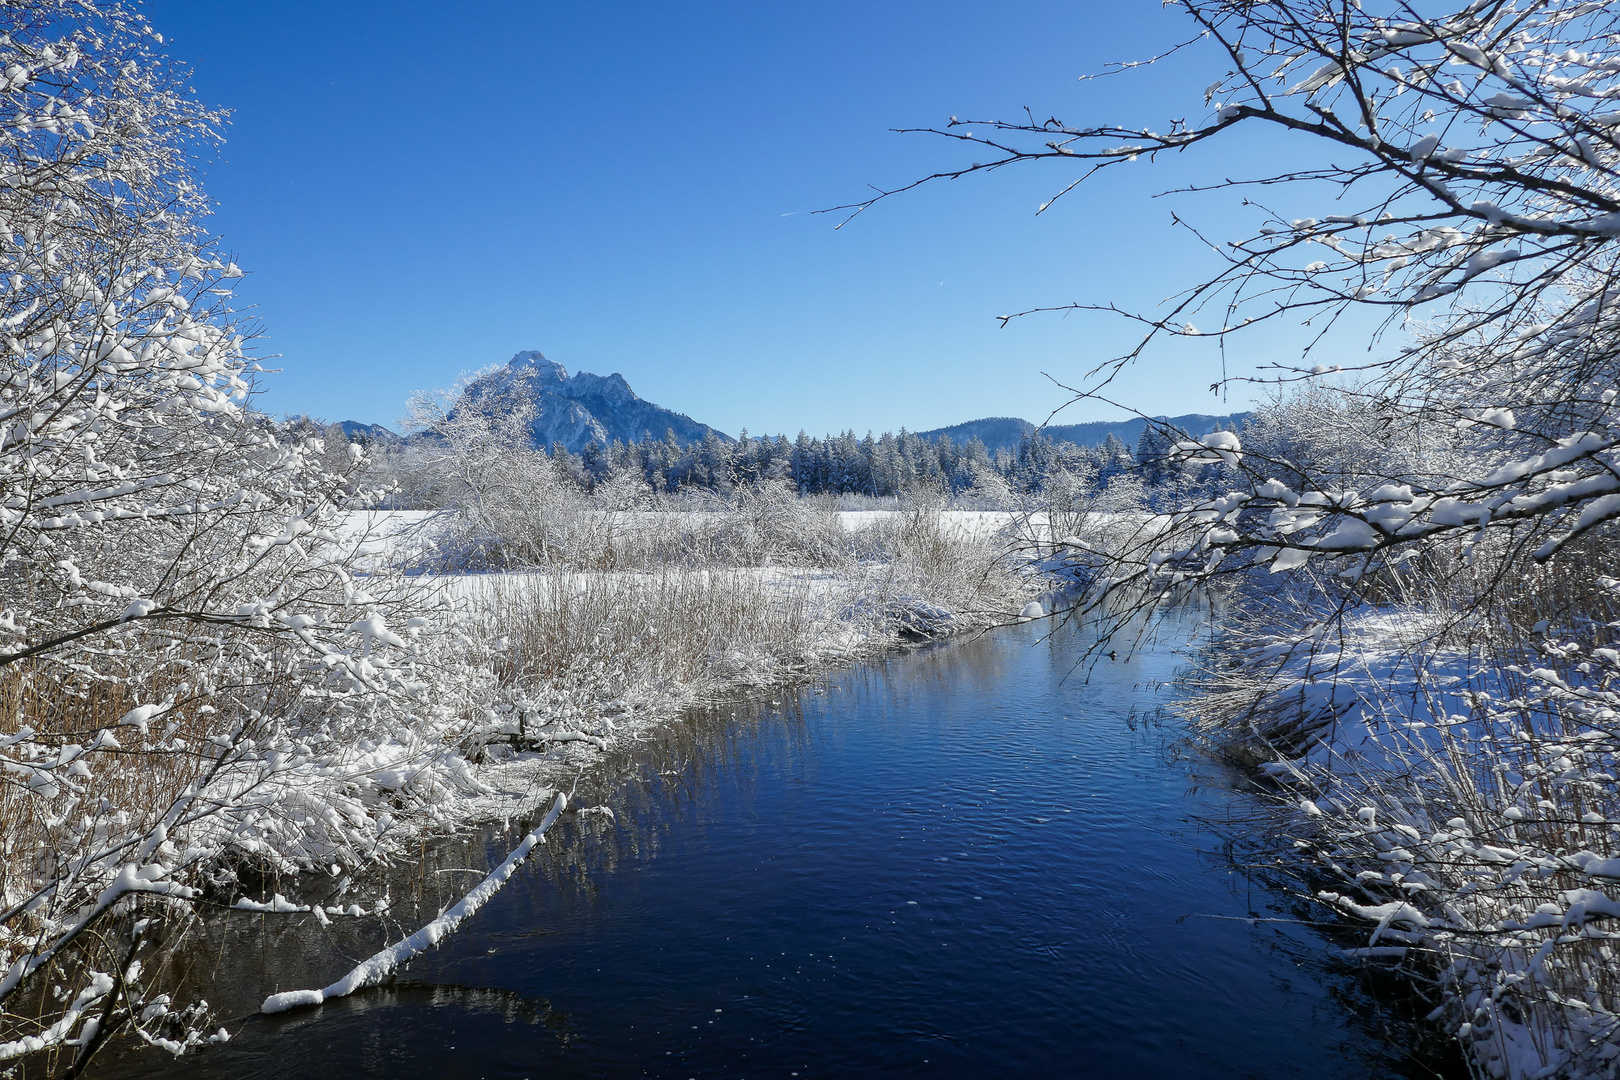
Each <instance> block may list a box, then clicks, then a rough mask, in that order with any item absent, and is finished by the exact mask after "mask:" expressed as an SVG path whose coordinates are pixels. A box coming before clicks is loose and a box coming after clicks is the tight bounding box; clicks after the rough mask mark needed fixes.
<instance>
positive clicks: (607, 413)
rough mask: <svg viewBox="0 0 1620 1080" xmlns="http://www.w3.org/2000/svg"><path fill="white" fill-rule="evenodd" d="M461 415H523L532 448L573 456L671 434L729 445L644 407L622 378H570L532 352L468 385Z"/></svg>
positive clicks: (702, 427)
mask: <svg viewBox="0 0 1620 1080" xmlns="http://www.w3.org/2000/svg"><path fill="white" fill-rule="evenodd" d="M462 410H473V411H475V412H479V413H483V414H485V415H487V416H510V415H512V414H513V413H516V412H519V411H524V410H526V411H528V413H529V423H528V429H529V438H530V441H531V442H532V443H533V445H534V446H536V447H539V448H549V447H551V446H552V445H553V444H555V443H562V444H563V445H564V446H566V447H567V448H568V449H569V450H572V451H574V452H575V453H578V452H579V451H581V450H583V449H585V447H587V446H589V445H590V444H591V443H593V442H595V443H599V444H601V445H603V446H606V445H607V444H608V443H610V442H613V441H614V440H619V441H621V442H627V443H633V442H641V441H642V440H644V439H662V438H664V437H665V435H666V434H667V433H669V432H673V433H674V435H675V440H676V441H677V442H680V443H694V442H700V441H702V440H703V439H704V438H705V437H706V436H708V435H711V434H712V435H715V436H717V437H719V438H720V439H723V440H724V441H726V442H731V441H732V439H731V437H730V436H729V435H726V434H724V433H722V432H719V431H715V429H714V428H712V427H710V426H709V425H707V424H700V423H698V422H697V421H696V420H693V419H692V418H691V417H690V416H687V415H685V414H684V413H678V412H672V411H671V410H669V409H665V408H663V407H661V406H658V405H654V404H653V403H652V402H650V401H643V400H642V399H641V398H639V397H637V396H636V393H635V391H634V390H631V389H630V384H629V383H627V382H625V381H624V376H622V375H619V374H613V375H592V374H591V373H589V372H585V371H582V372H580V373H579V374H577V375H569V374H568V371H567V369H566V368H564V367H563V366H562V365H561V364H559V363H557V362H556V361H555V360H547V359H546V358H545V356H543V355H542V354H541V353H539V352H538V351H534V350H531V351H528V352H520V353H518V354H517V355H516V356H514V357H512V359H511V360H510V361H508V362H507V363H506V364H505V365H503V366H502V367H498V368H494V369H492V370H490V371H487V372H485V373H484V374H482V375H480V376H479V377H478V378H476V379H474V380H473V381H472V382H471V383H468V384H467V388H466V389H465V390H464V391H463V392H462V395H461V398H460V399H459V400H458V401H457V402H456V405H455V412H461V411H462ZM452 415H453V414H452Z"/></svg>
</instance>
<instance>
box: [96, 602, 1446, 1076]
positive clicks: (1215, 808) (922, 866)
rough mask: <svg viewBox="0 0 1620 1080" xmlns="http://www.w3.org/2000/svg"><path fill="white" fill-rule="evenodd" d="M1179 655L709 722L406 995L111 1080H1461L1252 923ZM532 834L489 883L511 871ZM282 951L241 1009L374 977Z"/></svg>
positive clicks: (1353, 987)
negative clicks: (1182, 744)
mask: <svg viewBox="0 0 1620 1080" xmlns="http://www.w3.org/2000/svg"><path fill="white" fill-rule="evenodd" d="M1181 633H1182V631H1181V630H1179V629H1177V628H1172V629H1171V630H1170V631H1169V632H1168V633H1167V634H1166V635H1164V637H1163V638H1162V639H1161V640H1160V641H1158V642H1157V643H1155V644H1150V645H1148V646H1147V647H1144V648H1142V649H1139V650H1137V651H1136V652H1135V653H1134V654H1133V655H1131V656H1129V657H1127V656H1125V655H1123V654H1122V655H1121V656H1120V657H1119V658H1118V659H1117V660H1110V659H1107V658H1104V659H1102V660H1101V661H1100V662H1099V663H1098V664H1097V665H1096V666H1095V667H1094V668H1091V669H1090V670H1089V674H1088V670H1087V669H1086V668H1079V669H1077V668H1076V664H1077V662H1078V661H1079V659H1080V656H1081V653H1082V651H1083V648H1084V645H1085V643H1086V642H1087V640H1088V639H1087V637H1086V631H1085V630H1084V629H1083V628H1082V629H1077V628H1074V627H1063V626H1059V627H1054V626H1053V624H1052V623H1051V622H1050V621H1048V620H1042V621H1038V622H1032V623H1027V624H1023V625H1020V626H1016V627H1009V628H1004V629H1001V630H997V631H994V632H991V633H986V634H982V635H978V636H974V637H971V638H964V639H962V640H956V641H947V642H942V643H938V644H935V645H932V646H929V647H926V648H922V649H918V650H915V651H912V652H908V653H905V654H901V655H897V656H894V657H893V658H890V659H888V660H885V661H882V662H877V663H872V664H867V665H862V666H859V667H854V668H849V669H844V670H841V671H838V672H835V673H833V674H832V675H831V676H829V677H828V678H827V679H826V680H824V681H823V682H821V683H817V684H811V685H806V686H804V687H801V688H797V689H794V690H784V691H778V692H771V693H768V694H766V695H764V696H763V697H758V696H757V695H756V698H755V700H753V701H751V702H743V701H734V702H730V703H727V704H723V705H719V706H715V707H712V708H709V709H704V710H697V711H695V712H693V713H692V714H690V715H689V716H687V717H686V718H684V719H683V720H681V721H679V722H677V723H675V724H672V725H670V726H668V727H667V728H665V729H663V730H661V731H660V732H658V733H657V734H656V735H654V736H652V737H651V738H649V739H647V740H645V741H643V742H640V743H637V744H634V745H632V746H631V747H629V748H628V749H625V750H621V751H618V752H616V753H615V754H613V755H611V756H610V759H609V760H608V761H607V762H605V763H604V765H603V768H602V769H601V770H600V772H599V773H597V774H592V775H591V776H589V777H588V778H587V780H586V782H585V784H584V785H582V789H581V793H580V799H579V800H577V801H579V802H585V803H590V802H602V803H606V804H607V805H609V806H611V807H612V808H613V810H614V811H615V813H616V816H617V820H616V822H609V821H608V820H606V819H605V818H604V817H601V816H592V817H578V818H575V817H568V818H565V819H564V821H563V822H562V823H560V824H559V826H558V828H557V829H556V831H555V832H554V834H553V836H552V837H551V838H550V839H549V840H548V843H547V846H546V848H545V849H544V850H543V851H541V852H540V853H539V854H538V855H537V857H536V858H535V860H534V861H533V862H532V863H531V864H530V865H529V866H528V867H527V868H525V869H524V870H523V871H522V872H521V873H520V874H519V875H518V876H517V877H516V878H514V879H513V881H512V882H511V883H510V884H509V885H508V887H507V888H506V890H505V891H504V892H503V893H501V894H500V895H499V896H498V897H497V898H496V899H495V900H493V901H492V902H491V903H490V904H489V905H488V906H487V907H486V908H484V910H483V911H481V912H480V913H479V914H478V915H477V916H476V917H475V918H474V920H472V921H471V922H470V923H469V924H467V925H466V926H465V927H464V928H463V929H462V931H461V932H460V933H459V934H458V935H456V936H455V937H454V938H452V939H451V940H450V941H449V942H448V943H447V944H446V945H445V947H444V948H442V949H441V950H440V951H438V952H435V953H432V954H429V955H427V956H425V957H423V958H421V959H419V960H417V961H416V962H415V963H413V964H412V965H411V966H410V968H409V969H408V970H407V971H405V972H404V973H403V974H402V975H401V976H400V978H399V980H398V981H397V982H396V984H395V985H394V986H392V987H390V988H386V989H379V990H375V991H370V992H365V993H362V994H360V995H358V996H356V997H354V998H350V999H345V1000H343V1001H340V1002H334V1003H330V1004H327V1005H325V1006H322V1007H320V1008H319V1009H314V1010H306V1011H301V1012H295V1013H292V1014H287V1015H285V1016H282V1017H277V1018H275V1019H265V1018H255V1019H252V1020H248V1021H246V1022H245V1023H244V1022H243V1021H236V1022H233V1023H230V1025H229V1026H231V1028H232V1029H233V1031H236V1037H235V1038H234V1039H233V1040H232V1041H231V1042H230V1043H229V1044H227V1045H226V1046H224V1047H220V1048H215V1049H210V1050H207V1051H203V1052H200V1053H197V1054H194V1055H188V1056H187V1057H186V1058H184V1059H181V1060H177V1061H175V1060H165V1059H166V1055H157V1054H144V1055H141V1056H140V1057H139V1058H137V1059H136V1060H134V1061H130V1060H128V1059H124V1060H122V1061H118V1062H116V1063H109V1066H114V1071H115V1072H116V1074H117V1075H120V1076H146V1077H153V1078H156V1077H160V1076H161V1077H181V1076H184V1077H220V1078H226V1077H229V1078H232V1080H246V1078H265V1080H302V1078H306V1077H308V1078H321V1080H330V1078H337V1077H353V1076H367V1077H396V1076H397V1077H469V1078H470V1077H491V1078H493V1077H504V1078H521V1077H534V1078H536V1080H538V1078H539V1077H541V1076H550V1077H556V1076H568V1077H574V1076H578V1077H628V1076H650V1077H673V1078H698V1077H735V1078H746V1077H802V1078H806V1080H808V1078H811V1077H864V1076H936V1077H955V1076H974V1077H983V1076H1023V1077H1036V1076H1038V1077H1098V1078H1106V1077H1131V1078H1139V1077H1176V1078H1203V1077H1210V1078H1214V1077H1255V1078H1265V1080H1280V1078H1287V1077H1300V1078H1310V1080H1324V1078H1347V1080H1348V1078H1370V1077H1388V1076H1411V1077H1417V1076H1432V1075H1434V1072H1433V1071H1430V1070H1433V1069H1436V1068H1438V1069H1440V1070H1442V1072H1443V1073H1445V1074H1447V1075H1462V1073H1461V1071H1460V1068H1459V1067H1458V1066H1457V1065H1456V1063H1455V1062H1453V1061H1450V1060H1449V1059H1447V1058H1445V1057H1444V1056H1440V1057H1438V1058H1436V1057H1433V1056H1430V1057H1428V1058H1426V1059H1425V1060H1422V1061H1418V1060H1413V1059H1411V1058H1409V1057H1408V1056H1407V1048H1409V1047H1410V1046H1411V1045H1412V1037H1411V1036H1412V1032H1411V1030H1410V1029H1409V1028H1406V1027H1402V1026H1400V1025H1399V1024H1398V1023H1396V1024H1395V1027H1394V1028H1393V1032H1394V1036H1393V1038H1391V1037H1389V1036H1388V1034H1387V1033H1386V1034H1384V1035H1381V1034H1380V1031H1384V1030H1385V1029H1384V1028H1383V1027H1382V1026H1381V1025H1382V1023H1383V1021H1377V1022H1375V1021H1374V1020H1372V1019H1368V1018H1367V1016H1366V1014H1367V1013H1369V1012H1370V1011H1371V1009H1372V1003H1371V1000H1370V998H1369V995H1368V991H1367V984H1366V982H1365V981H1364V980H1361V979H1358V978H1357V977H1356V976H1355V974H1354V973H1353V972H1350V971H1347V970H1343V969H1341V967H1339V966H1337V965H1335V964H1334V963H1333V962H1332V960H1331V957H1332V955H1333V954H1334V952H1335V951H1336V949H1335V947H1334V946H1333V945H1332V944H1330V943H1329V942H1328V941H1326V940H1325V939H1324V938H1322V937H1320V936H1318V935H1317V934H1315V933H1313V932H1312V931H1310V930H1308V929H1304V928H1301V927H1298V926H1294V925H1290V924H1289V923H1288V922H1286V921H1270V922H1266V921H1255V920H1254V918H1253V917H1255V916H1258V917H1260V918H1262V919H1272V920H1286V919H1287V918H1288V917H1289V916H1290V915H1291V914H1292V912H1293V910H1294V909H1293V908H1292V907H1290V905H1289V904H1288V903H1287V902H1286V901H1285V899H1284V898H1282V897H1280V896H1278V895H1276V894H1273V893H1270V892H1267V891H1266V890H1265V889H1263V888H1260V887H1259V886H1257V885H1255V884H1254V883H1253V882H1252V881H1251V880H1250V879H1249V878H1248V877H1246V876H1245V875H1244V874H1243V872H1241V871H1240V870H1239V869H1237V868H1236V867H1235V866H1234V865H1233V863H1232V860H1230V859H1228V858H1226V857H1225V856H1224V855H1223V854H1222V851H1223V847H1222V842H1221V837H1220V830H1219V829H1216V828H1212V827H1211V825H1210V823H1211V822H1222V821H1227V822H1233V821H1236V822H1242V821H1244V820H1246V819H1248V818H1251V817H1254V816H1255V815H1256V814H1257V813H1259V807H1260V804H1259V803H1258V801H1257V800H1256V799H1255V798H1254V796H1252V795H1250V794H1246V793H1244V791H1243V790H1242V787H1241V785H1240V784H1238V783H1237V782H1236V778H1235V777H1233V776H1231V775H1229V774H1227V773H1226V772H1225V771H1224V770H1222V769H1221V768H1220V767H1218V766H1217V765H1215V764H1214V763H1212V762H1208V761H1206V760H1202V759H1200V758H1199V757H1198V756H1197V755H1196V754H1190V753H1188V752H1185V751H1184V750H1182V751H1178V750H1177V747H1178V729H1177V727H1176V725H1175V723H1174V721H1168V720H1165V721H1160V720H1155V719H1154V718H1153V717H1154V713H1155V711H1156V710H1157V707H1158V706H1159V705H1160V704H1161V703H1162V702H1164V701H1165V700H1167V699H1168V695H1169V691H1168V689H1167V687H1166V683H1167V681H1168V680H1169V679H1170V678H1171V677H1172V675H1173V673H1174V671H1175V669H1176V668H1177V666H1178V665H1179V664H1180V663H1182V662H1184V658H1183V657H1182V656H1181V655H1179V654H1178V652H1177V648H1176V646H1177V644H1178V643H1179V642H1180V640H1181V637H1180V635H1181ZM510 835H512V834H501V835H491V836H489V837H486V838H484V840H482V841H480V843H479V844H477V845H475V846H474V848H473V851H474V852H475V853H477V854H479V855H480V856H481V857H482V859H489V858H495V859H498V858H499V857H500V856H501V855H502V854H504V851H503V845H505V844H508V843H510V839H509V836H510ZM460 857H461V858H462V859H463V862H461V863H460V864H458V863H457V862H456V860H454V859H452V860H450V862H448V863H445V862H444V860H443V859H440V860H439V861H438V863H435V864H434V867H435V873H434V874H432V875H428V874H426V872H425V871H424V875H423V876H424V878H426V877H430V876H431V877H433V878H434V879H435V880H438V879H440V878H442V879H443V880H445V881H454V882H456V883H457V884H459V885H460V886H461V887H462V888H465V887H466V886H467V885H470V884H471V883H473V882H474V881H475V880H476V877H474V876H473V875H472V874H471V873H470V872H469V873H464V874H462V875H461V876H460V877H459V878H458V877H457V876H456V874H455V873H454V872H453V871H454V870H455V867H456V866H457V865H462V866H465V868H466V870H468V871H472V870H476V869H478V868H480V867H482V866H484V865H486V863H485V862H484V861H480V859H478V858H471V856H469V855H465V854H464V855H462V856H460ZM467 860H470V861H471V862H475V863H477V866H468V865H466V861H467ZM441 864H443V865H441ZM446 869H449V870H450V871H452V872H450V873H445V872H444V871H445V870H446ZM439 887H440V888H441V889H443V888H445V886H443V885H440V886H439ZM452 893H453V891H452V892H447V893H445V894H444V895H445V896H447V897H448V896H450V895H452ZM430 906H431V905H430ZM431 915H432V911H431V910H430V911H426V912H424V913H423V917H431ZM256 918H257V917H255V919H256ZM401 919H402V921H403V922H405V923H406V924H407V925H409V924H410V922H411V920H410V918H408V917H405V916H401ZM244 921H247V920H244ZM264 921H267V920H260V922H264ZM257 925H259V923H258V922H255V923H253V924H252V925H250V926H248V927H247V928H245V929H239V930H238V931H237V932H236V933H237V935H238V938H237V940H236V942H235V944H234V945H233V949H232V952H231V953H229V954H227V960H226V963H227V965H229V966H231V967H232V968H234V969H235V973H236V976H238V977H236V978H235V982H236V984H238V985H241V986H243V987H244V989H243V991H242V1000H244V1001H246V1000H250V997H249V996H250V995H258V994H262V993H263V992H264V991H265V990H266V989H267V988H278V989H287V988H291V987H295V986H319V985H323V984H324V983H326V982H328V981H330V979H331V978H333V977H334V976H336V975H337V974H339V973H341V971H342V970H343V968H344V967H346V966H347V963H346V961H345V960H344V956H343V955H341V954H347V955H348V956H351V957H357V956H359V955H362V954H363V946H362V944H361V943H359V942H357V941H356V942H351V941H348V940H347V939H345V938H344V937H343V933H344V931H343V930H342V929H341V927H339V928H338V929H336V930H334V931H320V930H318V929H316V928H313V927H310V926H307V925H295V924H289V923H285V922H283V923H277V924H276V927H277V929H276V930H275V931H274V932H273V933H272V932H266V931H262V930H255V929H253V926H257ZM252 934H257V935H258V937H257V938H256V939H253V940H249V939H248V937H247V936H248V935H252ZM334 935H335V936H334ZM372 944H375V942H373V943H372ZM226 974H227V975H230V974H231V973H229V972H227V973H226ZM217 1003H218V1001H217V999H216V1004H217ZM243 1011H246V1010H243Z"/></svg>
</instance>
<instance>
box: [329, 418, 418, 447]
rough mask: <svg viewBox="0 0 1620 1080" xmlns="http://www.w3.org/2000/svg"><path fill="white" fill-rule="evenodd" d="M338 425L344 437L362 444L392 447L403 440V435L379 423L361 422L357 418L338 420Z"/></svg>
mask: <svg viewBox="0 0 1620 1080" xmlns="http://www.w3.org/2000/svg"><path fill="white" fill-rule="evenodd" d="M337 426H338V427H340V428H342V429H343V436H344V438H346V439H348V440H349V441H350V442H357V443H360V444H361V445H363V446H381V447H386V448H389V449H392V448H393V447H396V446H398V445H400V444H401V443H403V442H404V441H405V436H403V435H400V434H397V433H396V432H394V431H392V430H390V429H389V428H385V427H383V426H382V425H381V424H362V423H361V422H360V421H358V420H339V421H338V425H337Z"/></svg>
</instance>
